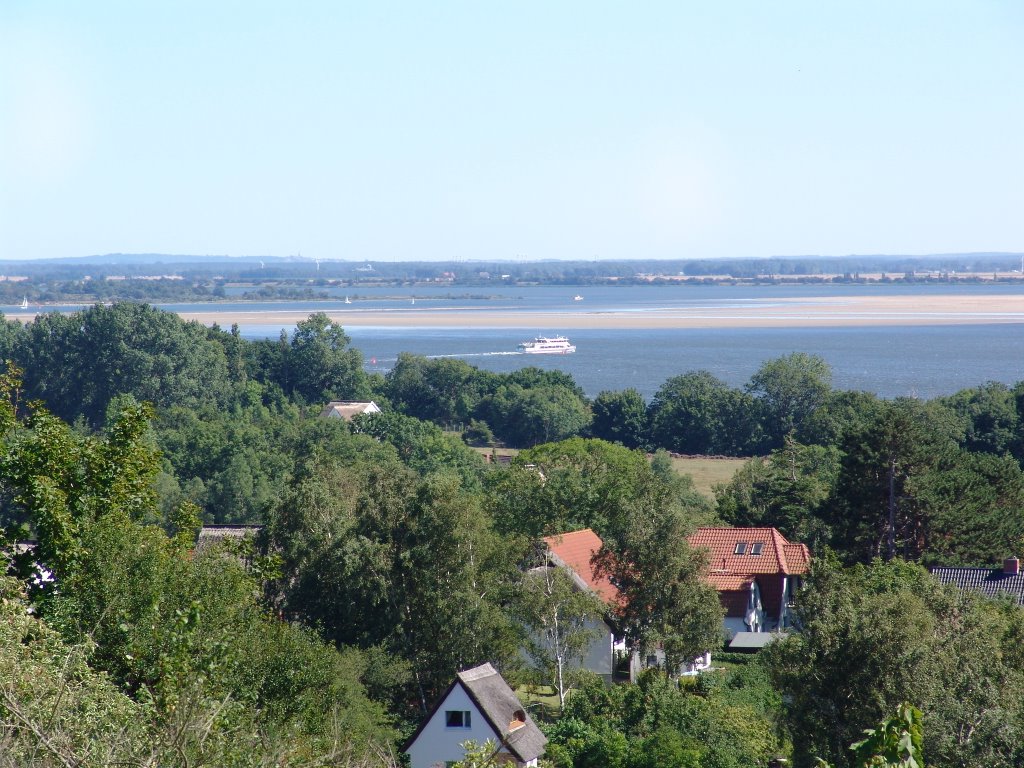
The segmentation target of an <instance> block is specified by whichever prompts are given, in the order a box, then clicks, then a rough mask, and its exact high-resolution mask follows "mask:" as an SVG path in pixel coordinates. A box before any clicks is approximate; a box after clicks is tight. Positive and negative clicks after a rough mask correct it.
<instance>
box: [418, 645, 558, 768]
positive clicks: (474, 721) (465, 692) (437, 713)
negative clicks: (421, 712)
mask: <svg viewBox="0 0 1024 768" xmlns="http://www.w3.org/2000/svg"><path fill="white" fill-rule="evenodd" d="M487 740H491V741H493V742H494V743H495V744H496V745H497V746H496V750H497V751H498V752H501V753H504V754H505V755H507V756H508V757H509V758H511V760H509V761H508V762H509V763H510V764H512V765H516V766H535V765H537V760H538V758H540V756H541V755H543V754H544V747H545V745H546V744H547V741H548V740H547V738H546V737H545V736H544V734H543V733H541V731H540V729H539V728H538V727H537V725H536V724H535V723H534V722H533V720H532V719H531V718H530V716H529V715H528V714H526V710H525V709H524V708H523V705H522V703H521V702H520V701H519V698H518V697H517V696H516V694H515V691H513V690H512V689H511V688H509V686H508V683H506V682H505V680H504V678H503V677H502V676H501V675H499V674H498V671H497V670H496V669H495V668H494V667H492V666H491V665H490V664H481V665H480V666H479V667H473V668H472V669H466V670H463V671H462V672H459V673H458V674H457V675H456V677H455V680H454V681H453V682H452V684H451V685H450V686H448V690H446V691H445V692H444V694H443V695H442V696H441V698H440V699H438V701H437V703H436V704H435V705H434V708H433V709H432V710H431V711H430V714H429V715H428V716H427V717H426V718H425V719H424V720H423V722H422V723H420V726H419V728H417V729H416V732H415V733H413V735H412V736H410V737H409V739H408V741H406V742H405V744H404V745H403V746H402V751H403V752H407V753H408V754H409V758H410V764H411V765H412V768H430V767H431V766H435V765H444V764H445V763H448V762H454V761H457V760H460V759H462V758H463V757H464V750H463V749H462V746H461V745H462V743H463V742H465V741H476V742H477V743H478V744H483V743H484V742H485V741H487Z"/></svg>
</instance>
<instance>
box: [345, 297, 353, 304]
mask: <svg viewBox="0 0 1024 768" xmlns="http://www.w3.org/2000/svg"><path fill="white" fill-rule="evenodd" d="M345 303H346V304H351V303H352V299H350V298H349V297H348V296H346V297H345Z"/></svg>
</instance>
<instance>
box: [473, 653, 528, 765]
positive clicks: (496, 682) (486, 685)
mask: <svg viewBox="0 0 1024 768" xmlns="http://www.w3.org/2000/svg"><path fill="white" fill-rule="evenodd" d="M458 678H459V682H460V683H462V685H463V687H464V688H465V689H466V692H467V693H468V694H469V697H470V698H471V699H472V700H473V703H475V704H476V705H477V707H479V709H480V711H481V712H482V713H483V715H484V717H485V718H487V722H488V723H489V724H490V726H491V728H493V729H494V732H495V733H498V734H501V735H505V734H508V736H507V737H506V738H505V741H504V744H505V746H506V747H507V748H508V751H509V752H511V753H512V754H513V755H515V756H516V757H517V758H518V759H519V760H520V761H522V762H524V763H526V762H529V761H530V760H534V759H535V758H538V757H540V756H541V755H542V754H544V745H545V744H547V743H548V740H547V737H546V736H544V734H543V733H541V730H540V728H538V727H537V724H536V723H534V722H533V720H532V719H530V716H529V715H528V714H526V710H525V709H524V708H523V705H522V703H521V702H520V701H519V698H518V697H517V696H516V694H515V691H513V690H512V689H511V688H509V686H508V683H506V682H505V678H503V677H502V676H501V675H499V674H498V671H497V670H496V669H495V668H494V667H492V666H491V665H490V664H481V665H480V666H479V667H473V668H472V669H467V670H464V671H462V672H459V674H458Z"/></svg>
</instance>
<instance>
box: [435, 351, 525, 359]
mask: <svg viewBox="0 0 1024 768" xmlns="http://www.w3.org/2000/svg"><path fill="white" fill-rule="evenodd" d="M521 354H523V353H522V352H462V353H459V354H454V355H424V357H425V358H427V359H428V360H439V359H441V358H445V357H497V356H499V355H521Z"/></svg>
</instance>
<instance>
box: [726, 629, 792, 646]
mask: <svg viewBox="0 0 1024 768" xmlns="http://www.w3.org/2000/svg"><path fill="white" fill-rule="evenodd" d="M784 636H785V634H784V633H781V632H737V633H736V634H735V635H734V636H733V638H732V640H731V641H729V648H730V649H736V650H740V649H747V650H751V649H757V648H764V647H765V646H766V645H768V643H770V642H772V641H773V640H778V639H779V638H780V637H784Z"/></svg>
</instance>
